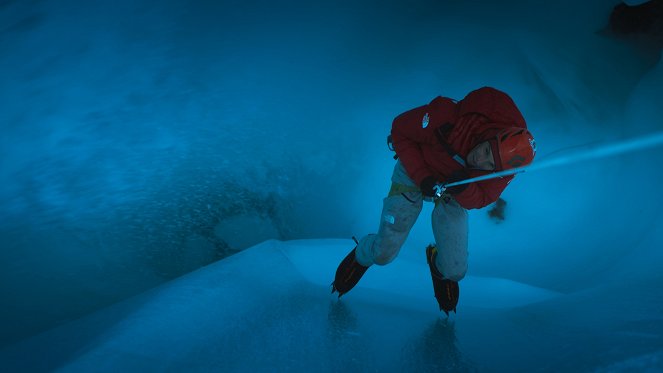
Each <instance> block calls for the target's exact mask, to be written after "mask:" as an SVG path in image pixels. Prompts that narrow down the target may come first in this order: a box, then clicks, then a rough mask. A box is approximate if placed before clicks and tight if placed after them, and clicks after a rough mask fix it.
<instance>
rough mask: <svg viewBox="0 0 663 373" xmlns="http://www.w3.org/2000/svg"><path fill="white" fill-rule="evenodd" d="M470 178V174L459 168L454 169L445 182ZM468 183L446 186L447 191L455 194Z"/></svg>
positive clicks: (449, 182)
mask: <svg viewBox="0 0 663 373" xmlns="http://www.w3.org/2000/svg"><path fill="white" fill-rule="evenodd" d="M469 178H470V174H468V173H467V170H466V169H464V168H461V169H460V170H457V171H454V172H453V173H452V174H451V176H449V178H448V179H447V182H446V183H445V184H451V183H455V182H456V181H461V180H466V179H469ZM469 185H470V184H461V185H456V186H452V187H449V188H446V190H447V193H449V194H451V195H456V194H458V193H461V192H462V191H464V190H465V189H466V188H467V187H468V186H469Z"/></svg>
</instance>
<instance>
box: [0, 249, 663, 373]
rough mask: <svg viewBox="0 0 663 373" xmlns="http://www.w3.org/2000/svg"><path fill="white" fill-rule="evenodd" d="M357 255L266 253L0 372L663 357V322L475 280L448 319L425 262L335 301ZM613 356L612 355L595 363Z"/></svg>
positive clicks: (187, 281) (102, 317) (217, 266)
mask: <svg viewBox="0 0 663 373" xmlns="http://www.w3.org/2000/svg"><path fill="white" fill-rule="evenodd" d="M352 244H353V243H352V241H350V240H300V241H289V242H281V241H274V240H272V241H266V242H264V243H262V244H260V245H257V246H255V247H252V248H250V249H248V250H245V251H243V252H242V253H239V254H237V255H235V256H233V257H231V258H228V259H225V260H221V261H219V262H217V263H214V264H211V265H209V266H206V267H204V268H201V269H199V270H197V271H194V272H192V273H190V274H188V275H186V276H183V277H181V278H179V279H177V280H174V281H171V282H169V283H167V284H165V285H162V286H160V287H157V288H155V289H153V290H151V291H149V292H147V293H145V294H142V295H140V296H137V297H134V298H131V299H128V300H126V301H124V302H121V303H119V304H116V305H114V306H112V307H109V308H107V309H104V310H102V311H99V312H97V313H94V314H92V315H89V316H87V317H85V318H83V319H80V320H77V321H74V322H72V323H69V324H67V325H64V326H62V327H59V328H57V329H53V330H51V331H49V332H46V333H44V334H41V335H39V336H36V337H34V338H31V339H28V340H26V341H23V342H21V343H19V344H17V345H15V346H12V347H10V348H8V349H5V350H3V351H2V352H1V353H0V361H3V365H4V366H3V368H5V369H7V370H8V371H16V372H26V371H61V372H88V371H95V372H118V371H121V372H125V371H146V370H147V371H224V372H226V371H238V372H239V371H271V370H277V371H287V370H294V371H322V372H326V371H365V370H371V371H429V370H430V371H472V370H481V371H484V370H489V371H514V370H518V371H533V370H537V369H546V368H547V369H552V368H553V367H554V368H555V369H560V370H563V371H565V370H567V369H581V370H582V369H588V368H597V367H599V368H602V369H606V370H618V369H633V368H637V367H660V357H661V356H663V351H661V350H659V351H655V352H653V353H652V352H651V349H650V348H649V346H648V343H649V342H651V341H654V340H657V339H658V336H659V335H660V333H661V332H662V331H663V330H662V329H661V327H660V326H661V324H660V321H661V316H660V315H658V316H657V317H655V318H653V319H651V318H647V317H644V318H643V317H641V315H637V316H636V315H635V314H632V315H631V317H629V319H630V320H628V321H627V320H619V318H620V317H618V314H620V313H621V310H620V309H619V308H615V309H612V310H602V311H601V312H600V313H597V311H598V309H597V308H598V307H597V306H596V304H592V301H593V300H594V297H595V296H596V295H595V294H591V293H590V294H581V295H573V296H568V295H564V294H560V293H555V292H552V291H548V290H545V289H539V288H535V287H532V286H528V285H524V284H520V283H517V282H514V281H508V280H503V279H497V278H481V279H477V278H468V279H466V280H464V281H463V282H462V286H461V294H462V297H461V301H460V303H459V310H460V312H461V313H460V314H459V315H454V314H452V315H451V317H450V318H444V317H440V314H439V312H437V311H436V306H437V304H436V301H435V299H434V297H433V295H432V284H431V283H430V275H428V273H427V271H426V263H425V256H424V255H423V250H421V251H422V253H421V254H422V255H421V258H420V260H419V261H418V262H407V261H400V262H399V263H394V265H393V266H387V267H384V268H378V267H377V266H376V267H373V268H371V269H369V271H368V272H367V273H366V277H365V279H364V280H365V281H362V282H360V284H359V285H358V286H357V288H355V289H353V290H352V292H351V293H348V294H346V295H345V296H344V297H343V298H342V299H341V300H338V299H337V297H336V295H335V294H330V293H329V290H330V286H329V280H330V279H331V278H333V274H334V272H335V269H336V268H335V266H334V265H333V264H334V263H336V262H339V261H340V260H341V259H342V258H343V257H344V256H345V255H346V252H347V248H348V247H349V246H351V245H352ZM465 294H467V296H465ZM603 296H604V295H600V297H603ZM657 302H658V305H659V306H660V305H661V304H662V303H663V302H661V300H660V299H658V300H657ZM646 303H648V302H647V301H643V300H642V299H633V303H631V306H635V305H638V304H646ZM569 305H571V307H572V309H571V310H569V309H566V310H565V311H564V312H563V313H561V312H560V311H561V310H564V309H565V308H566V307H568V306H569ZM562 315H565V316H563V317H562ZM618 320H619V321H618ZM653 325H657V327H655V328H650V327H651V326H653ZM505 343H508V346H505V345H504V344H505ZM606 346H609V348H610V349H611V350H612V351H613V352H612V353H611V354H608V355H602V354H594V353H593V352H594V351H597V347H606ZM615 356H624V357H627V358H625V359H623V360H622V361H618V362H614V357H615ZM571 362H573V365H572V364H571Z"/></svg>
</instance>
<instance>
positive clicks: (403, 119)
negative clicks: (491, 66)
mask: <svg viewBox="0 0 663 373" xmlns="http://www.w3.org/2000/svg"><path fill="white" fill-rule="evenodd" d="M426 116H427V118H426ZM426 119H427V120H428V123H427V124H426ZM447 123H449V124H451V125H453V127H452V128H451V129H450V130H449V131H446V132H445V134H444V136H445V137H446V142H447V143H448V144H449V145H450V146H451V148H452V149H453V150H454V151H455V152H456V153H457V154H458V155H460V156H461V157H463V159H465V158H466V157H467V154H468V153H469V152H470V150H472V149H473V148H474V147H475V146H476V145H478V144H479V143H481V142H483V141H485V140H487V139H490V138H493V137H495V135H496V134H497V132H499V130H501V129H502V128H506V127H522V128H527V124H526V123H525V119H524V118H523V116H522V114H521V113H520V111H519V110H518V108H517V107H516V104H515V103H514V102H513V100H511V98H510V97H509V96H508V95H507V94H506V93H504V92H501V91H498V90H497V89H495V88H490V87H483V88H480V89H477V90H475V91H472V92H470V93H469V94H468V95H467V96H466V97H465V98H464V99H462V100H461V101H459V102H457V103H456V102H455V101H454V100H452V99H450V98H447V97H440V96H438V97H436V98H434V99H433V101H431V102H430V103H429V104H428V105H424V106H420V107H418V108H414V109H412V110H410V111H407V112H405V113H403V114H401V115H399V116H397V117H396V118H395V119H394V122H393V124H392V127H391V136H392V141H393V144H394V149H395V150H396V154H397V155H398V157H399V158H400V160H401V162H402V163H403V166H404V167H405V170H406V171H407V173H408V175H409V176H410V178H412V179H413V180H414V181H415V182H416V183H417V185H420V184H421V181H422V180H423V179H424V178H426V177H427V176H431V175H432V176H435V177H436V178H437V179H438V180H439V181H441V182H444V181H446V180H448V178H449V177H450V176H451V174H452V173H453V172H454V171H458V170H460V169H462V168H463V166H462V165H461V164H460V163H459V162H457V161H455V160H454V159H453V158H452V156H451V155H450V154H449V153H448V152H447V150H446V149H445V147H444V146H442V145H441V144H440V141H439V139H438V136H437V135H436V133H435V132H436V131H437V130H438V128H439V127H441V126H443V125H445V124H447ZM466 171H467V172H468V173H469V175H470V177H476V176H480V175H485V174H488V173H491V172H492V171H481V170H475V169H466ZM512 179H513V176H505V177H501V178H496V179H490V180H484V181H480V182H474V183H471V184H469V186H468V187H467V188H466V189H465V190H464V191H462V192H461V193H458V194H457V195H455V199H456V201H458V203H459V204H460V205H461V206H463V207H464V208H466V209H474V208H481V207H484V206H486V205H489V204H491V203H493V202H495V201H496V200H497V199H498V198H499V196H500V195H501V194H502V191H504V188H506V186H507V185H508V184H509V182H510V181H511V180H512Z"/></svg>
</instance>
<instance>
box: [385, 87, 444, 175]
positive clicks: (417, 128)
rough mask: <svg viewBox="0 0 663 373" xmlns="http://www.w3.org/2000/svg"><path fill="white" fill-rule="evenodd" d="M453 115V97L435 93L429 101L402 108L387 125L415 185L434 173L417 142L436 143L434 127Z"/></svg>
mask: <svg viewBox="0 0 663 373" xmlns="http://www.w3.org/2000/svg"><path fill="white" fill-rule="evenodd" d="M454 115H455V104H454V103H453V101H451V99H448V98H444V97H440V96H438V97H436V98H435V99H433V101H431V103H430V104H428V105H424V106H420V107H417V108H414V109H412V110H409V111H406V112H405V113H403V114H401V115H399V116H397V117H396V118H395V119H394V121H393V123H392V126H391V138H392V141H393V144H394V150H395V151H396V154H397V155H398V157H399V158H400V160H401V163H403V167H405V170H406V171H407V173H408V175H409V176H410V178H412V180H414V182H415V183H417V185H420V184H421V181H422V180H423V179H424V178H426V177H427V176H430V175H434V174H435V173H434V172H433V171H432V170H431V169H430V167H429V166H428V165H427V164H426V162H425V161H424V157H423V153H422V151H421V145H424V144H433V143H436V142H437V141H438V140H437V137H436V136H435V130H437V128H438V127H440V126H441V125H442V124H444V123H447V122H450V121H453V120H454ZM424 118H427V119H424ZM426 120H427V121H428V122H427V123H426Z"/></svg>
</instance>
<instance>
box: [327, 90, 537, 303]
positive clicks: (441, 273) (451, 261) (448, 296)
mask: <svg viewBox="0 0 663 373" xmlns="http://www.w3.org/2000/svg"><path fill="white" fill-rule="evenodd" d="M389 141H390V142H391V144H393V148H392V149H393V150H395V152H396V156H395V157H394V158H396V159H397V161H396V165H395V167H394V171H393V174H392V176H391V182H392V184H391V189H390V191H389V194H388V196H387V197H386V198H384V200H383V209H382V216H381V218H380V226H379V229H378V232H377V234H368V235H366V236H364V237H363V238H362V239H361V240H359V241H358V242H357V245H356V247H355V248H354V249H353V250H352V251H350V253H349V254H348V255H347V256H346V257H345V259H343V261H342V262H341V263H340V265H339V266H338V269H337V270H336V276H335V279H334V282H333V283H332V293H334V292H338V293H339V295H338V296H339V298H340V297H341V295H343V294H345V293H347V292H348V291H350V290H351V289H352V288H353V287H354V286H355V285H356V284H357V283H358V282H359V280H360V279H361V277H362V276H363V275H364V273H365V272H366V270H368V268H369V267H370V266H372V265H373V264H377V265H386V264H389V263H390V262H391V261H393V260H394V259H395V258H396V256H397V255H398V252H399V251H400V249H401V247H402V246H403V244H404V242H405V239H406V238H407V236H408V234H409V232H410V230H411V229H412V226H413V225H414V223H415V221H416V220H417V217H418V216H419V213H420V212H421V209H422V206H423V202H424V201H430V202H434V203H435V207H434V208H433V214H432V219H431V220H432V225H433V236H434V238H435V245H429V246H428V247H427V248H426V259H427V262H428V266H429V269H430V272H431V276H432V279H433V291H434V294H435V298H436V299H437V301H438V303H439V306H440V310H442V311H444V312H445V313H446V314H447V315H449V312H450V311H454V312H456V305H457V304H458V297H459V295H460V291H459V287H458V282H459V281H461V280H462V279H463V277H465V274H466V272H467V257H468V241H467V237H468V219H467V215H468V214H467V210H469V209H479V208H482V207H484V206H487V205H489V204H491V203H493V202H495V201H496V200H497V199H498V198H499V197H500V195H501V194H502V192H503V191H504V189H505V188H506V186H507V185H508V184H509V183H510V182H511V180H512V179H513V177H514V176H513V175H508V176H503V177H496V178H492V179H489V180H483V181H477V182H471V183H465V184H461V185H456V186H450V187H446V185H448V184H451V183H453V182H457V181H461V180H466V179H469V178H474V177H478V176H482V175H486V174H489V173H493V172H499V171H503V170H507V169H512V168H518V167H524V166H526V165H528V164H530V163H531V162H532V160H533V159H534V155H535V153H536V144H535V142H534V138H533V137H532V134H531V133H530V132H529V131H528V129H527V124H526V123H525V119H524V118H523V116H522V114H521V113H520V110H519V109H518V108H517V107H516V105H515V103H514V102H513V100H512V99H511V98H510V97H509V96H508V95H507V94H506V93H504V92H502V91H499V90H497V89H495V88H490V87H483V88H480V89H477V90H475V91H472V92H470V93H469V94H468V95H467V96H466V97H465V98H463V99H462V100H461V101H458V102H456V101H455V100H453V99H450V98H447V97H441V96H438V97H436V98H435V99H433V100H432V101H431V102H430V103H429V104H428V105H424V106H420V107H417V108H414V109H412V110H409V111H407V112H405V113H403V114H401V115H399V116H397V117H396V118H395V119H394V121H393V124H392V127H391V135H390V137H389Z"/></svg>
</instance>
